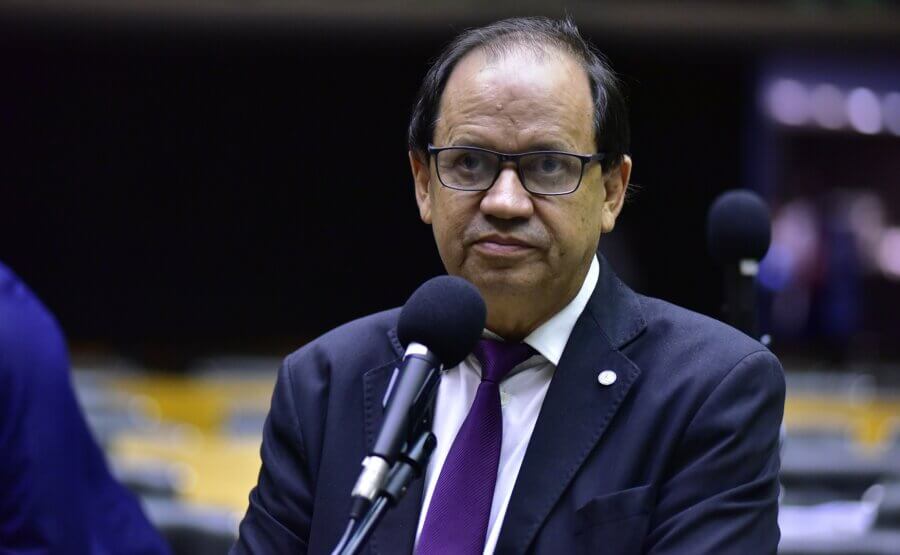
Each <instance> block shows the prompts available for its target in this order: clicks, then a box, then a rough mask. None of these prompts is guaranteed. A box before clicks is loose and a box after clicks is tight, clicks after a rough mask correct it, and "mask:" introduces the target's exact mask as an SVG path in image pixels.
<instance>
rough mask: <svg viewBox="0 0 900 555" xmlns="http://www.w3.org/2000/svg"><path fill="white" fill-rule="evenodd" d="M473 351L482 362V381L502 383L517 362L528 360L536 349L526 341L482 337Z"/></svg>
mask: <svg viewBox="0 0 900 555" xmlns="http://www.w3.org/2000/svg"><path fill="white" fill-rule="evenodd" d="M472 353H473V354H474V355H475V358H477V359H478V362H480V363H481V381H487V382H493V383H500V382H501V381H502V380H503V378H504V377H506V375H507V374H509V371H510V370H512V369H513V368H515V366H516V365H517V364H519V363H522V362H524V361H526V360H527V359H528V358H529V357H530V356H531V355H532V354H533V353H534V349H532V348H531V347H530V346H529V345H527V344H525V343H506V342H505V341H497V340H496V339H481V340H480V341H478V344H477V345H475V349H474V350H473V351H472Z"/></svg>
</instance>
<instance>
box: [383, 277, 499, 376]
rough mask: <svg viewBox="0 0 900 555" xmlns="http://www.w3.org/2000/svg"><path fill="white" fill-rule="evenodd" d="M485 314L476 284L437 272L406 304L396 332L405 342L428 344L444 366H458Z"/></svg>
mask: <svg viewBox="0 0 900 555" xmlns="http://www.w3.org/2000/svg"><path fill="white" fill-rule="evenodd" d="M486 317H487V308H486V307H485V305H484V300H483V299H482V298H481V294H480V293H479V292H478V289H475V286H474V285H472V284H471V283H469V282H468V281H466V280H464V279H462V278H458V277H453V276H438V277H436V278H432V279H430V280H428V281H426V282H425V283H423V284H422V285H421V286H420V287H419V288H418V289H416V291H415V293H413V294H412V295H411V296H410V297H409V300H408V301H406V304H405V305H403V310H401V311H400V320H399V322H398V323H397V336H398V337H399V339H400V342H401V343H403V344H404V345H408V344H409V343H412V342H416V343H421V344H422V345H425V346H426V347H428V349H429V350H431V351H432V352H433V353H434V354H435V355H437V357H438V359H439V360H440V361H441V362H442V363H443V364H444V366H446V367H451V366H456V365H457V364H459V363H460V362H462V360H463V359H464V358H466V355H468V354H469V353H471V352H472V349H473V348H474V347H475V343H476V342H477V341H478V339H479V338H480V337H481V332H482V330H484V322H485V318H486Z"/></svg>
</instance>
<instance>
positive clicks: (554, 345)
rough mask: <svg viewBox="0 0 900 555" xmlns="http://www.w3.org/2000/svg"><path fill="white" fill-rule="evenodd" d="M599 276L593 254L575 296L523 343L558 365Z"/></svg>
mask: <svg viewBox="0 0 900 555" xmlns="http://www.w3.org/2000/svg"><path fill="white" fill-rule="evenodd" d="M599 276H600V263H599V262H598V261H597V255H594V259H593V260H591V267H590V268H589V269H588V273H587V275H586V276H585V277H584V283H582V284H581V290H579V291H578V294H577V295H575V298H574V299H572V301H571V302H569V304H567V305H566V307H565V308H563V309H562V310H560V311H559V312H557V313H556V314H555V315H554V316H553V317H552V318H550V319H549V320H547V321H546V322H544V323H543V324H541V325H540V326H538V327H537V329H535V330H534V331H533V332H531V333H530V334H528V337H526V338H525V340H524V342H525V343H527V344H529V345H531V347H532V348H533V349H534V350H535V351H537V352H538V353H540V355H541V356H543V357H544V358H546V359H547V360H548V361H550V362H551V363H552V364H553V365H554V366H559V359H561V358H562V354H563V351H564V350H565V348H566V343H568V342H569V336H570V335H571V334H572V329H573V328H574V327H575V322H577V321H578V317H579V316H581V313H582V312H584V307H586V306H587V303H588V301H589V300H590V299H591V295H592V294H593V293H594V288H595V287H596V286H597V280H598V278H599ZM484 336H485V337H493V338H495V339H499V336H497V334H495V333H493V332H491V331H490V330H487V329H486V330H484Z"/></svg>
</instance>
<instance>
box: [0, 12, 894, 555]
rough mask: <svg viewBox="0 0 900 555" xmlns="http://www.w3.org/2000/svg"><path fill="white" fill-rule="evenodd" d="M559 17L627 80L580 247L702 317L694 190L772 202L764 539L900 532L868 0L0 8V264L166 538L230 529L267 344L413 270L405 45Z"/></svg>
mask: <svg viewBox="0 0 900 555" xmlns="http://www.w3.org/2000/svg"><path fill="white" fill-rule="evenodd" d="M566 13H569V14H571V16H572V17H573V19H574V20H575V21H576V23H577V24H578V25H579V27H580V28H581V30H582V32H583V34H584V35H586V36H587V37H589V38H590V40H592V42H594V43H595V44H596V45H597V46H598V47H599V48H600V50H602V51H603V52H604V53H605V54H606V55H607V56H608V57H609V58H610V60H611V62H612V65H613V67H614V68H615V69H616V70H617V72H619V74H620V75H621V77H622V79H623V81H624V83H625V89H626V93H627V96H628V100H629V104H630V117H631V123H632V149H631V153H632V157H633V159H634V162H635V168H634V173H633V176H632V181H633V182H634V183H635V185H636V187H634V191H633V197H632V199H631V201H630V202H629V203H628V204H627V205H626V207H625V209H624V212H623V216H622V218H621V220H620V222H619V223H620V225H619V226H618V227H617V228H616V231H615V232H614V233H613V234H612V235H610V236H608V237H604V238H603V240H601V250H602V251H603V252H604V253H605V254H606V255H607V257H608V258H609V259H610V260H611V262H612V263H613V266H614V267H615V268H616V269H617V271H618V272H619V273H620V275H621V276H622V277H623V278H624V279H625V281H626V282H627V283H629V285H631V286H632V287H633V288H635V289H636V290H638V291H639V292H641V293H644V294H648V295H652V296H657V297H662V298H665V299H667V300H670V301H673V302H675V303H677V304H679V305H682V306H685V307H687V308H690V309H693V310H696V311H699V312H702V313H705V314H709V315H712V316H715V317H718V316H719V315H720V314H721V313H720V309H721V304H722V298H723V287H722V272H721V269H720V268H719V267H718V266H717V265H716V264H715V263H714V262H713V259H712V258H711V257H710V256H709V255H708V254H707V252H706V248H705V245H706V242H705V229H706V212H707V210H708V207H709V205H710V203H711V201H712V200H713V199H714V198H715V197H716V196H717V195H718V194H719V193H721V192H722V191H725V190H727V189H733V188H747V189H752V190H755V191H757V192H759V193H760V194H761V195H762V196H763V197H764V198H765V199H766V200H767V201H768V202H769V204H770V206H771V208H772V215H773V242H772V247H771V249H770V251H769V254H768V255H767V256H766V258H765V259H764V260H763V261H762V264H761V270H760V277H759V289H760V292H761V295H760V299H761V301H760V313H761V316H762V322H763V330H764V331H765V333H767V334H768V335H770V337H771V338H772V349H773V350H774V351H775V353H776V354H778V355H779V357H780V358H781V359H782V362H783V364H784V367H785V370H786V372H787V374H788V402H787V403H788V404H787V410H786V418H785V423H786V434H785V443H784V455H783V475H782V481H783V485H784V497H783V506H782V511H781V517H780V518H781V525H782V533H783V541H782V546H781V551H782V552H783V553H898V552H900V393H898V392H900V389H898V388H900V318H898V316H897V314H898V309H900V5H898V3H897V2H893V1H886V0H884V1H877V0H857V1H851V0H846V1H840V0H833V1H825V0H820V1H817V0H802V1H801V0H797V1H766V2H738V1H721V2H714V1H693V2H677V3H675V2H659V1H631V2H625V1H609V2H589V1H581V2H569V3H558V2H546V1H530V2H524V3H523V2H493V3H483V2H474V1H459V0H456V1H449V0H430V1H428V2H421V3H415V4H412V3H406V2H399V1H393V0H389V1H386V2H378V3H374V2H360V1H342V0H338V1H333V2H316V1H300V2H290V1H286V0H270V1H267V2H250V1H246V2H244V1H233V2H225V1H221V0H219V1H215V0H197V1H195V2H177V1H169V0H158V1H151V0H120V1H118V2H111V1H109V2H102V1H84V0H69V1H61V0H60V1H55V2H54V1H37V2H15V1H13V2H5V3H4V4H3V5H2V6H0V75H2V76H3V84H2V86H0V146H2V163H0V187H2V196H0V260H3V262H4V263H6V264H7V265H9V266H10V267H11V268H13V269H14V270H15V271H16V272H17V273H18V274H19V275H20V276H21V277H22V278H23V280H24V281H25V282H27V283H29V284H30V286H31V287H32V288H33V289H34V290H35V291H36V293H37V294H38V295H39V296H40V297H41V298H42V299H43V301H44V302H45V304H46V305H47V306H48V307H49V308H50V309H51V310H52V311H53V312H54V313H55V315H56V316H57V318H58V320H59V322H60V324H61V326H62V328H63V329H64V330H65V333H66V336H67V340H68V342H69V348H70V350H71V352H72V357H73V364H74V367H75V379H76V384H77V386H78V393H79V399H80V401H81V403H82V406H83V408H84V409H85V411H86V413H87V415H88V418H89V420H90V423H91V425H92V427H93V429H94V432H95V434H96V435H97V437H98V439H100V441H101V442H102V443H103V445H104V447H105V449H106V450H107V453H108V455H109V456H110V458H111V461H112V464H113V466H114V468H115V470H116V472H117V474H118V476H119V477H120V478H121V479H123V480H124V481H125V483H126V484H128V485H129V486H130V487H132V488H133V489H134V490H136V491H138V492H139V493H140V494H141V496H142V499H143V500H144V503H145V506H146V507H147V510H148V513H149V515H150V517H151V519H152V520H154V522H155V523H156V524H157V525H158V526H159V527H160V528H161V529H162V530H163V531H164V532H165V534H166V537H167V539H169V541H170V543H172V545H173V547H174V548H175V551H176V552H179V553H203V552H222V550H223V549H224V548H223V546H226V545H229V544H230V542H231V541H232V540H233V537H234V534H235V533H236V527H237V522H238V520H239V518H240V517H241V516H242V515H243V512H244V510H245V508H246V504H247V494H248V492H249V490H250V488H251V487H252V486H253V484H254V483H255V481H256V473H257V471H258V468H259V457H258V449H259V442H260V434H261V427H262V421H263V419H264V417H265V414H266V411H267V410H268V403H269V397H270V394H271V389H272V384H273V382H274V376H275V372H276V370H277V368H278V365H279V363H280V359H281V358H282V357H283V356H285V355H286V354H288V353H289V352H291V351H292V350H294V349H296V348H297V347H299V346H301V345H303V344H304V343H306V342H308V341H309V340H311V339H313V338H314V337H316V336H317V335H319V334H321V333H323V332H324V331H327V330H328V329H330V328H332V327H334V326H336V325H339V324H340V323H343V322H345V321H347V320H349V319H352V318H355V317H359V316H362V315H364V314H367V313H370V312H373V311H377V310H381V309H385V308H389V307H393V306H397V305H400V304H402V303H403V302H404V301H405V299H406V297H407V296H408V295H409V294H410V293H411V292H412V291H413V290H414V289H415V288H416V286H418V285H419V284H420V283H421V282H423V281H424V280H425V279H427V278H428V277H431V276H433V275H436V274H439V273H442V266H441V263H440V259H439V258H438V256H437V252H436V249H435V247H434V242H433V239H432V236H431V232H430V229H429V228H427V227H426V226H424V225H423V224H421V222H420V221H419V219H418V214H417V211H416V206H415V202H414V198H413V194H412V180H411V177H410V171H409V163H408V159H407V153H406V135H405V133H406V126H407V123H408V117H409V112H410V108H411V104H412V101H413V97H414V94H415V92H416V90H417V88H418V85H419V83H420V80H421V78H422V77H423V75H424V72H425V70H426V69H427V67H428V63H429V60H430V59H432V57H434V56H435V55H436V54H437V53H438V52H439V50H440V48H441V47H442V46H443V45H444V44H446V43H447V42H448V41H449V40H450V39H452V38H453V37H454V36H455V35H456V34H457V33H458V32H459V31H460V30H462V29H465V28H467V27H471V26H475V25H480V24H484V23H487V22H490V21H493V20H496V19H499V18H503V17H509V16H516V15H550V16H555V17H560V16H563V15H564V14H566ZM410 259H412V260H415V263H414V264H403V265H401V263H400V262H401V260H410Z"/></svg>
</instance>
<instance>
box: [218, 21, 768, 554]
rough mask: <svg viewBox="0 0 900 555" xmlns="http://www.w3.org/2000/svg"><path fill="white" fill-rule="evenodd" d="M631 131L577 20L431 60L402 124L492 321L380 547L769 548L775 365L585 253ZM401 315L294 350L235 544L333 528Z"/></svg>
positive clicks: (256, 544)
mask: <svg viewBox="0 0 900 555" xmlns="http://www.w3.org/2000/svg"><path fill="white" fill-rule="evenodd" d="M627 143H628V125H627V122H626V118H625V107H624V102H623V101H622V96H621V93H620V92H619V90H618V88H617V84H616V80H615V78H614V76H613V74H612V72H611V70H610V69H609V68H608V67H607V66H606V65H605V63H604V62H603V61H602V60H601V59H600V58H598V56H597V55H596V54H594V52H593V51H592V50H591V48H590V47H589V46H588V45H587V44H586V43H585V42H584V41H583V40H582V38H581V37H580V36H579V35H578V31H577V29H576V28H575V27H574V25H573V24H572V23H571V22H567V21H566V22H556V21H551V20H547V19H542V18H529V19H514V20H506V21H501V22H498V23H495V24H492V25H488V26H487V27H484V28H481V29H475V30H471V31H467V32H465V33H463V34H462V35H461V36H460V37H458V38H457V39H456V40H455V41H454V42H453V43H452V44H451V45H450V46H449V47H448V48H447V49H446V50H445V51H444V52H443V54H442V55H441V56H440V57H439V58H438V60H437V61H436V62H435V64H434V66H433V67H432V68H431V70H430V71H429V72H428V75H427V76H426V77H425V81H424V84H423V86H422V90H421V92H420V97H419V100H418V102H417V105H416V108H415V110H414V114H413V118H412V122H411V125H410V153H409V158H410V163H411V167H412V174H413V180H414V182H415V195H416V201H417V203H418V207H419V214H420V216H421V218H422V220H423V221H424V222H425V223H427V224H430V225H431V226H432V228H433V231H434V236H435V240H436V243H437V247H438V251H439V252H440V255H441V258H442V260H443V262H444V265H445V267H446V269H447V271H448V273H450V274H453V275H458V276H461V277H464V278H466V279H467V280H469V281H470V282H472V283H473V284H474V285H475V286H476V287H477V288H478V289H479V291H480V292H481V294H482V296H483V297H484V299H485V301H486V304H487V329H486V330H485V332H484V336H485V339H484V340H482V342H481V343H479V345H478V347H477V348H476V351H475V353H473V355H471V356H469V357H468V358H467V359H466V360H464V361H463V362H462V363H461V364H460V365H458V366H457V367H454V368H450V369H447V370H446V371H445V372H444V374H443V376H442V381H441V384H440V388H439V391H438V396H437V401H436V406H435V413H434V425H433V429H434V432H435V434H436V435H437V438H438V445H437V448H436V450H435V453H434V455H433V456H432V459H431V462H430V465H429V467H428V471H427V475H426V477H425V480H424V481H423V482H420V483H419V484H418V485H417V486H414V487H413V488H411V490H410V492H409V493H408V494H407V496H406V497H405V498H404V500H403V501H402V502H401V503H400V505H399V506H398V507H397V508H395V509H393V510H392V511H391V512H389V513H388V515H387V516H386V518H385V519H384V521H383V522H382V523H381V525H380V527H379V528H378V529H377V531H376V532H375V533H374V535H373V536H372V539H371V540H370V542H369V544H368V547H369V549H370V551H371V552H372V553H409V552H411V551H413V550H415V552H416V553H422V554H430V553H480V552H485V553H491V552H497V553H554V554H556V553H578V552H603V553H616V554H619V553H655V554H659V553H692V554H697V553H717V554H718V553H741V554H744V553H774V552H775V550H776V546H777V543H778V538H779V533H778V526H777V522H776V515H777V498H778V491H779V490H778V483H777V473H778V468H779V460H778V452H777V445H778V430H779V425H780V422H781V418H782V410H783V397H784V382H783V376H782V371H781V368H780V366H779V364H778V361H777V360H776V359H775V357H774V356H773V355H772V354H770V353H769V352H768V351H767V350H766V349H765V348H764V347H763V346H762V345H760V344H759V343H757V342H755V341H753V340H751V339H750V338H748V337H746V336H744V335H742V334H740V333H739V332H737V331H735V330H733V329H731V328H728V327H727V326H724V325H722V324H720V323H717V322H715V321H713V320H710V319H708V318H705V317H702V316H700V315H697V314H694V313H691V312H689V311H686V310H683V309H680V308H677V307H674V306H672V305H670V304H667V303H665V302H663V301H659V300H656V299H651V298H647V297H643V296H641V295H638V294H636V293H634V292H633V291H631V290H630V289H628V287H626V286H625V285H624V284H623V283H622V282H621V281H619V280H618V279H617V278H616V276H615V274H614V273H613V271H612V269H611V268H610V267H609V265H608V264H607V263H606V262H605V261H604V260H603V258H602V257H598V256H597V255H596V254H595V253H596V251H597V246H598V242H599V240H600V237H601V235H602V234H605V233H609V232H611V231H612V230H613V227H614V226H615V222H616V218H617V217H618V215H619V213H620V211H621V209H622V204H623V200H624V198H625V191H626V189H627V186H628V180H629V175H630V173H631V165H632V162H631V159H630V158H629V157H628V156H627V155H626V154H625V152H626V150H627ZM397 314H398V312H397V311H396V310H392V311H388V312H383V313H380V314H375V315H372V316H369V317H367V318H363V319H361V320H357V321H355V322H351V323H349V324H347V325H345V326H342V327H340V328H338V329H336V330H333V331H331V332H329V333H327V334H326V335H324V336H322V337H320V338H319V339H317V340H316V341H314V342H312V343H311V344H309V345H307V346H306V347H304V348H302V349H300V350H299V351H297V352H296V353H294V354H292V355H290V356H289V357H288V358H287V359H286V361H285V363H284V365H283V367H282V368H281V371H280V373H279V377H278V383H277V385H276V388H275V393H274V397H273V401H272V408H271V412H270V414H269V418H268V421H267V423H266V427H265V431H264V438H263V446H262V459H263V466H262V470H261V472H260V477H259V484H258V486H257V487H256V488H255V489H254V490H253V492H252V493H251V495H250V508H249V510H248V512H247V515H246V517H245V519H244V521H243V523H242V524H241V528H240V538H239V540H238V543H237V544H236V546H235V549H234V552H237V553H244V552H254V553H303V552H310V553H327V552H329V551H330V549H331V548H332V547H333V546H334V545H335V543H336V542H337V541H338V539H339V537H340V536H341V532H342V530H343V527H344V525H345V523H346V518H347V513H348V509H349V496H348V492H349V491H350V489H351V487H352V484H353V482H354V479H355V478H356V476H357V475H358V473H359V462H360V461H361V459H362V458H363V457H364V456H365V455H366V453H367V447H368V446H369V445H370V444H371V443H372V441H373V439H374V436H375V434H376V433H377V431H378V428H379V424H380V418H381V412H382V411H381V405H380V403H381V399H382V395H383V394H384V391H385V388H386V387H387V382H388V379H389V378H390V375H391V370H392V369H393V368H394V366H395V365H396V363H397V360H398V358H399V357H400V356H401V354H402V352H403V347H402V346H401V345H400V344H399V343H398V341H397V339H396V334H395V325H396V321H397ZM498 361H501V362H498ZM504 364H505V367H504V368H503V370H502V371H498V370H497V368H499V367H501V366H504ZM509 366H512V367H513V368H512V369H510V368H509ZM498 383H499V386H498ZM485 415H487V416H485ZM491 415H494V416H493V417H492V416H491ZM497 418H501V419H502V422H501V424H502V425H498V424H497V422H496V419H497ZM473 444H474V446H473ZM485 461H487V462H485ZM473 469H475V470H473Z"/></svg>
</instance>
